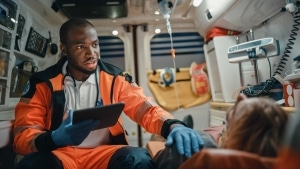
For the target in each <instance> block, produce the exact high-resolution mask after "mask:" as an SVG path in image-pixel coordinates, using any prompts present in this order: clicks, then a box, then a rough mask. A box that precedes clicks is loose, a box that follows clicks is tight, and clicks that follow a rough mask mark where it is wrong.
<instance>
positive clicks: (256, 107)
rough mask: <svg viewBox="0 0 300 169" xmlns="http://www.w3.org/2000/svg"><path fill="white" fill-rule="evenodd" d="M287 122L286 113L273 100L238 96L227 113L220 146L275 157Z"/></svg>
mask: <svg viewBox="0 0 300 169" xmlns="http://www.w3.org/2000/svg"><path fill="white" fill-rule="evenodd" d="M287 120H288V116H287V114H286V113H285V112H284V111H283V109H282V108H281V107H280V106H279V105H277V104H276V103H275V102H274V101H273V100H271V99H269V98H263V97H256V98H246V96H245V95H243V94H242V95H240V96H238V98H237V101H236V103H235V105H234V106H233V107H232V109H231V110H230V111H228V113H227V139H226V141H225V143H224V147H225V148H230V149H236V150H242V151H247V152H252V153H256V154H258V155H261V156H267V157H275V156H276V155H277V151H278V149H279V147H280V142H281V138H282V136H283V132H284V128H285V126H286V123H287Z"/></svg>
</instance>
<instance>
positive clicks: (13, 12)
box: [0, 0, 18, 107]
mask: <svg viewBox="0 0 300 169" xmlns="http://www.w3.org/2000/svg"><path fill="white" fill-rule="evenodd" d="M17 8H18V6H17V4H16V3H14V2H13V1H10V0H2V1H1V2H0V11H1V12H0V107H4V106H7V104H8V103H7V100H8V97H9V89H10V76H11V67H12V65H13V64H14V63H13V62H14V55H13V52H12V51H13V48H14V41H15V31H16V27H17V26H16V21H17Z"/></svg>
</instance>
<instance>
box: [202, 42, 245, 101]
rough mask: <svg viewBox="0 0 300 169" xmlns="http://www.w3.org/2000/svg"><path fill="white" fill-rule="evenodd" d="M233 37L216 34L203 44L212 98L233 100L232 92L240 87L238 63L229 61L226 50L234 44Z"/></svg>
mask: <svg viewBox="0 0 300 169" xmlns="http://www.w3.org/2000/svg"><path fill="white" fill-rule="evenodd" d="M235 44H236V41H235V37H233V36H218V37H215V38H214V39H213V40H211V41H210V42H209V43H208V44H205V45H204V54H205V60H206V64H207V70H208V76H209V83H210V87H211V93H212V100H213V101H220V102H234V101H235V98H233V97H232V95H233V93H234V92H235V91H236V90H237V89H239V88H240V84H241V83H240V74H239V66H238V64H234V63H229V61H228V57H227V50H228V47H229V46H232V45H235Z"/></svg>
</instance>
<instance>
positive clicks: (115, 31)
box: [111, 30, 119, 36]
mask: <svg viewBox="0 0 300 169" xmlns="http://www.w3.org/2000/svg"><path fill="white" fill-rule="evenodd" d="M111 33H112V34H113V35H115V36H116V35H118V34H119V32H118V31H117V30H113V31H112V32H111Z"/></svg>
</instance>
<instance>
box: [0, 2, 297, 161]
mask: <svg viewBox="0 0 300 169" xmlns="http://www.w3.org/2000/svg"><path fill="white" fill-rule="evenodd" d="M299 10H300V1H298V0H264V1H261V0H251V1H250V0H249V1H245V0H222V1H219V0H200V1H197V0H127V1H126V0H105V1H101V2H100V1H99V2H98V1H96V0H85V1H80V0H47V1H45V0H1V2H0V133H1V138H0V146H1V147H2V150H1V156H4V154H8V150H6V149H5V147H6V146H7V145H9V144H10V143H11V127H12V125H13V120H14V107H15V105H16V104H17V102H18V101H19V99H20V96H21V95H22V92H23V88H24V86H25V84H26V83H27V81H28V78H29V77H30V75H31V74H33V73H34V72H37V71H41V70H44V69H46V68H47V67H49V66H51V65H53V64H55V63H56V62H57V61H58V60H59V58H60V56H61V51H60V49H59V44H60V41H59V31H58V30H59V27H60V26H61V24H62V23H63V22H65V21H66V20H67V19H68V18H70V17H83V18H86V19H88V20H89V21H90V22H91V23H93V24H94V25H95V27H96V29H97V32H98V34H99V39H100V53H101V59H102V60H103V61H106V62H109V63H112V64H114V65H117V66H119V67H121V68H122V69H124V70H125V71H126V72H128V73H130V74H131V75H132V76H133V79H134V80H135V81H136V82H137V84H139V85H140V86H141V87H143V88H144V92H145V94H146V95H148V96H151V97H153V98H154V100H155V101H156V102H157V103H158V104H159V105H161V106H162V107H163V108H165V109H166V110H168V111H170V112H171V113H172V114H173V115H174V116H175V117H176V118H178V119H180V120H187V121H189V123H190V125H192V127H193V128H194V129H196V130H203V129H205V128H208V127H212V126H219V125H222V124H223V123H224V118H225V114H226V111H227V109H228V108H229V107H230V106H232V105H233V104H234V102H235V98H236V96H237V94H238V93H240V92H241V91H243V92H245V93H247V94H248V95H249V96H251V97H260V96H267V97H271V98H273V99H274V100H275V101H276V102H277V103H278V104H280V105H282V107H283V108H284V110H285V111H287V112H290V113H292V112H294V111H295V109H296V107H298V106H299V104H300V87H299V85H298V84H299V82H300V55H299V53H300V49H299V48H298V47H297V46H299V45H300V41H299V37H298V36H299V35H298V34H299V27H300V14H299ZM199 72H201V77H200V76H199ZM284 84H285V85H284ZM287 88H291V92H290V90H289V91H287ZM122 116H123V115H122ZM124 120H125V122H124V123H125V127H126V130H127V132H128V140H129V142H130V145H134V146H141V147H146V146H147V143H148V142H149V141H150V140H153V139H154V140H155V139H158V140H159V139H160V138H159V137H158V138H157V137H155V136H153V135H152V134H149V133H147V132H146V131H145V130H144V129H143V128H141V127H140V126H137V125H136V123H134V122H132V121H131V120H130V119H129V118H127V117H126V116H124ZM7 158H9V157H7ZM1 163H4V162H3V161H1Z"/></svg>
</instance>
